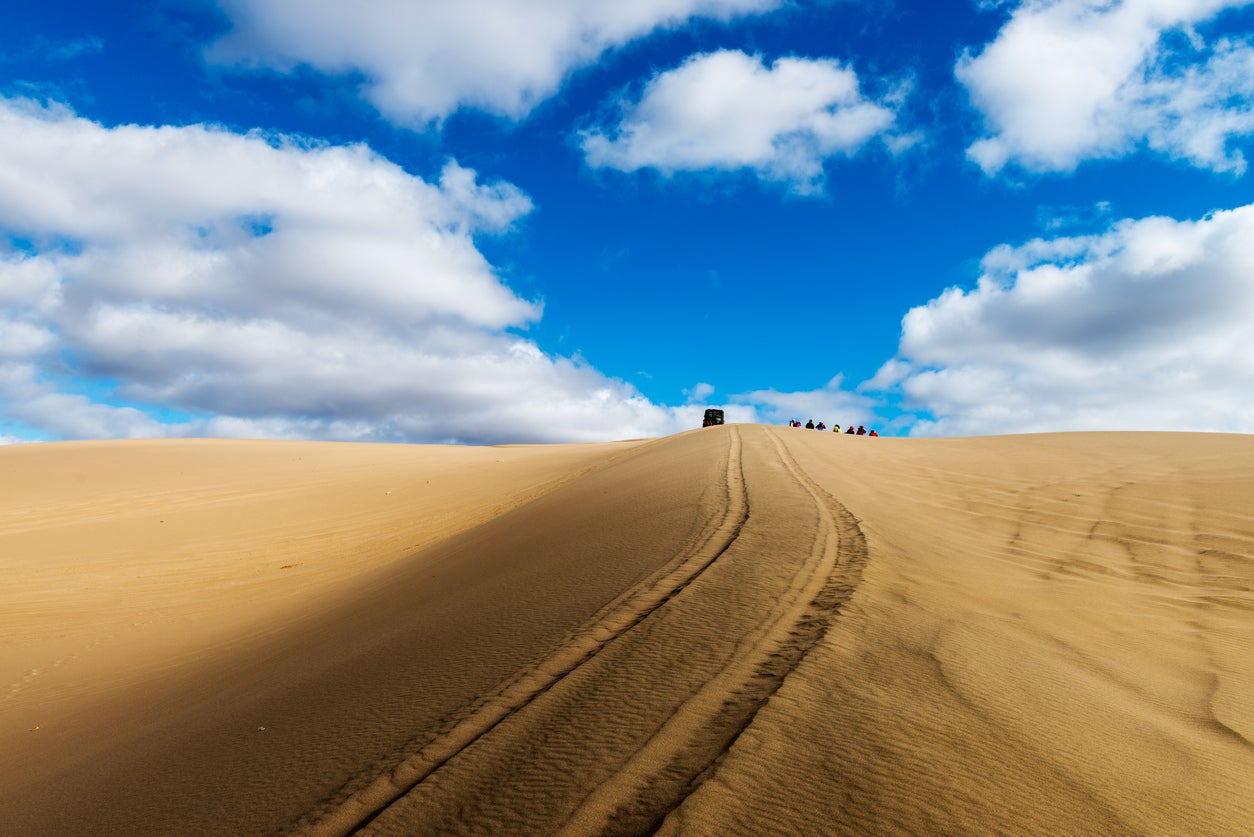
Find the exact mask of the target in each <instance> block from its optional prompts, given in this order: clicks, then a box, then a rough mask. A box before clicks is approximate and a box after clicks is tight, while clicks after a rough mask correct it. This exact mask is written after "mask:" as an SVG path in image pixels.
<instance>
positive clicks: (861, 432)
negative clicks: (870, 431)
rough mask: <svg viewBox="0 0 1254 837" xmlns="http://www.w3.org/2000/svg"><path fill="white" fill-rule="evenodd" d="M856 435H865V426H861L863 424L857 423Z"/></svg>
mask: <svg viewBox="0 0 1254 837" xmlns="http://www.w3.org/2000/svg"><path fill="white" fill-rule="evenodd" d="M858 435H859V436H865V435H866V428H865V427H863V426H862V425H860V424H859V425H858Z"/></svg>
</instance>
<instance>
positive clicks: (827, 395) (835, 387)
mask: <svg viewBox="0 0 1254 837" xmlns="http://www.w3.org/2000/svg"><path fill="white" fill-rule="evenodd" d="M842 385H843V376H841V375H837V376H836V377H835V378H832V379H831V380H830V381H828V382H827V384H826V385H825V386H823V387H822V388H820V389H817V390H804V391H797V392H780V391H779V390H774V389H767V390H756V391H754V392H748V393H745V394H743V395H739V396H736V397H735V398H734V400H735V401H738V402H740V403H742V404H752V405H754V409H755V411H756V412H757V414H758V415H760V416H761V417H762V420H763V421H766V422H769V423H771V424H786V423H787V422H788V420H789V419H797V420H798V421H801V422H804V421H806V420H808V419H814V420H815V421H816V422H817V421H822V422H824V423H826V424H828V425H833V424H839V425H841V426H842V427H844V426H847V425H850V424H866V425H870V424H873V423H874V418H875V408H876V406H877V405H876V402H875V401H874V400H873V399H872V398H870V397H868V396H865V395H861V394H859V393H856V392H849V391H848V390H845V389H843V388H842Z"/></svg>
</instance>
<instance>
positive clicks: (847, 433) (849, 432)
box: [845, 424, 854, 436]
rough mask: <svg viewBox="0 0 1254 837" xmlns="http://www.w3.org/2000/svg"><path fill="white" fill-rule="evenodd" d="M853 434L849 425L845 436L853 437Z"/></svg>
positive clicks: (851, 426)
mask: <svg viewBox="0 0 1254 837" xmlns="http://www.w3.org/2000/svg"><path fill="white" fill-rule="evenodd" d="M853 432H854V430H853V425H852V424H851V425H849V429H848V430H846V431H845V434H846V435H849V436H852V435H853Z"/></svg>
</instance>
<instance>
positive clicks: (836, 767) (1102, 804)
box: [663, 431, 1254, 835]
mask: <svg viewBox="0 0 1254 837" xmlns="http://www.w3.org/2000/svg"><path fill="white" fill-rule="evenodd" d="M830 435H835V434H830ZM788 440H789V444H788V446H789V448H790V450H792V452H793V455H794V456H795V457H796V459H797V460H798V461H799V462H802V463H804V465H805V467H806V469H807V471H808V473H810V474H812V475H813V477H814V479H815V481H816V482H817V483H818V484H819V485H820V486H822V488H823V489H825V490H826V491H828V492H830V493H831V495H832V496H834V497H838V498H839V499H840V502H841V503H842V504H844V505H845V506H846V507H847V508H848V509H849V510H850V511H851V512H852V513H853V514H854V516H855V517H856V518H858V519H859V520H860V521H861V527H862V530H863V533H864V535H865V537H866V540H867V544H868V549H869V554H870V560H869V561H868V563H867V566H866V569H865V570H864V572H863V576H862V582H861V584H860V585H859V587H858V591H857V593H856V594H855V595H854V596H853V598H852V599H851V601H850V602H849V603H848V605H847V606H846V607H845V608H844V609H843V611H842V614H841V617H840V619H839V620H838V621H837V623H836V624H835V625H834V626H833V628H832V630H830V631H828V633H827V635H826V636H825V638H824V640H823V641H822V643H820V645H819V646H818V647H816V648H815V649H814V650H813V651H812V652H811V653H810V654H809V655H808V656H807V657H806V659H805V660H804V661H803V662H802V664H801V665H800V666H799V667H798V668H797V670H796V671H795V672H793V674H792V675H790V676H789V677H788V678H787V680H786V681H785V682H784V685H783V687H782V688H781V689H780V690H779V692H778V693H777V694H776V696H775V698H774V699H773V700H771V701H770V702H769V703H768V704H767V705H766V706H765V707H764V708H763V709H762V711H760V712H759V713H758V715H757V717H756V718H755V720H754V723H753V724H752V725H751V726H750V727H749V728H748V730H746V732H745V734H743V735H742V736H741V737H740V738H739V739H738V740H737V741H736V743H735V744H734V746H733V747H732V748H731V751H730V752H729V753H728V755H727V757H726V758H725V759H724V760H723V761H722V762H720V764H719V766H718V769H717V770H716V771H715V773H714V776H713V777H712V779H711V780H710V781H707V782H705V783H704V784H703V785H702V786H701V787H700V788H699V789H698V790H697V791H696V793H694V794H693V795H692V796H691V797H690V798H689V799H688V800H687V801H686V802H685V804H684V805H683V806H682V807H681V808H680V809H679V810H678V811H677V812H675V814H674V815H672V816H671V817H670V818H669V819H668V820H667V821H666V824H665V827H664V829H663V833H667V834H687V833H700V834H719V833H730V832H735V833H753V834H767V833H776V834H790V833H806V832H809V833H813V832H814V831H815V830H818V831H822V832H823V833H835V834H871V833H896V832H910V833H916V834H940V833H947V834H952V833H1004V834H1042V835H1045V834H1053V835H1057V834H1125V833H1140V834H1179V835H1198V834H1216V835H1218V834H1225V835H1227V834H1251V833H1254V792H1251V789H1252V788H1254V744H1252V742H1254V438H1252V437H1234V436H1227V437H1225V436H1210V435H1186V434H1074V435H1073V434H1068V435H1054V436H1035V437H1032V436H1029V437H1010V438H994V439H969V440H936V441H909V440H892V439H876V440H865V439H853V438H845V439H831V438H829V437H827V436H821V435H820V434H816V433H807V432H804V431H799V432H795V433H791V434H789V435H788Z"/></svg>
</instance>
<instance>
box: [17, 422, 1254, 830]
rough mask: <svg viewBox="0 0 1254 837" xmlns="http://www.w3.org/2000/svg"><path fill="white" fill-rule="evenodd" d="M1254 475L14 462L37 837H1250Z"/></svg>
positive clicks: (1212, 465)
mask: <svg viewBox="0 0 1254 837" xmlns="http://www.w3.org/2000/svg"><path fill="white" fill-rule="evenodd" d="M1251 788H1254V437H1249V436H1224V435H1209V434H1148V433H1139V434H1129V433H1107V434H1101V433H1092V434H1056V435H1040V436H1018V437H999V438H985V439H961V440H902V439H889V438H880V439H868V438H864V437H863V438H859V437H848V436H845V435H843V434H834V433H820V432H818V431H807V430H800V429H792V428H771V427H761V426H746V425H737V426H727V427H720V428H710V429H707V430H700V431H693V432H690V433H685V434H681V435H679V436H674V437H670V438H667V439H660V440H647V441H633V442H622V443H616V444H606V445H571V446H536V447H498V448H460V447H441V446H379V445H339V444H326V443H321V444H319V443H292V442H232V441H207V440H206V441H151V442H99V443H70V444H47V445H27V446H15V447H8V448H0V823H3V824H4V826H3V828H2V830H3V831H4V833H6V834H7V833H13V834H119V833H126V834H272V833H308V834H347V833H355V832H358V831H360V832H362V833H378V834H556V833H565V834H572V835H577V834H640V833H653V832H656V831H660V832H661V833H664V834H709V835H724V834H771V833H774V834H799V833H809V834H814V833H823V834H869V833H915V834H942V833H943V834H955V833H958V834H961V833H1004V834H1042V835H1044V834H1064V833H1067V834H1123V833H1131V834H1181V835H1186V834H1188V835H1197V834H1254V792H1251V790H1250V789H1251Z"/></svg>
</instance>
